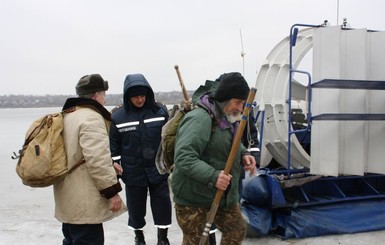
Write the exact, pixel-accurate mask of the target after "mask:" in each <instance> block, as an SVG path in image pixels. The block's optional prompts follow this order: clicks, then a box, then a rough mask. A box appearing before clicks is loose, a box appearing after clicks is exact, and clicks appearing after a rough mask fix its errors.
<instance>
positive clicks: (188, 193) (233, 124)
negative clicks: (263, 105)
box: [172, 72, 256, 244]
mask: <svg viewBox="0 0 385 245" xmlns="http://www.w3.org/2000/svg"><path fill="white" fill-rule="evenodd" d="M218 80H219V84H218V86H217V88H216V89H215V91H214V92H213V93H207V94H204V95H202V96H201V97H200V99H199V100H198V102H197V103H196V104H197V108H196V109H194V110H192V111H191V112H189V113H188V114H186V115H185V116H184V118H183V120H182V121H181V123H180V125H179V128H178V131H177V136H176V140H175V157H174V160H175V161H174V162H175V168H174V171H173V180H172V190H173V193H174V202H175V210H176V218H177V221H178V224H179V226H180V228H181V229H182V231H183V244H198V243H199V240H200V237H201V235H202V232H203V228H204V226H205V223H206V221H207V213H208V212H209V210H210V207H211V204H212V202H213V200H214V196H215V194H216V192H217V190H222V191H224V195H223V197H222V199H221V201H220V203H219V208H218V210H217V213H216V216H215V219H214V222H213V224H215V225H216V227H217V228H218V229H219V230H220V231H221V233H222V241H221V244H241V243H242V240H243V239H244V237H245V234H246V223H245V221H244V220H243V217H242V215H241V211H240V208H239V190H238V185H239V178H240V174H241V168H242V167H243V168H244V170H245V171H250V174H254V173H255V171H256V162H255V159H254V157H253V156H252V155H251V154H250V153H249V152H248V151H247V149H246V148H245V147H244V146H243V145H242V144H241V145H240V147H239V149H238V151H237V153H236V157H235V160H234V163H237V164H233V168H232V170H231V172H230V174H228V175H225V174H224V172H223V169H224V168H225V165H226V161H227V158H228V157H229V154H230V150H231V146H232V143H233V139H234V136H235V134H236V131H237V128H238V125H239V120H240V118H241V115H242V111H243V108H244V104H245V102H246V99H247V96H248V93H249V86H248V85H247V82H246V81H245V79H244V78H243V76H242V75H241V74H240V73H238V72H231V73H227V74H223V75H222V76H221V77H220V78H219V79H218ZM240 161H242V164H243V166H241V165H240V164H238V163H239V162H240Z"/></svg>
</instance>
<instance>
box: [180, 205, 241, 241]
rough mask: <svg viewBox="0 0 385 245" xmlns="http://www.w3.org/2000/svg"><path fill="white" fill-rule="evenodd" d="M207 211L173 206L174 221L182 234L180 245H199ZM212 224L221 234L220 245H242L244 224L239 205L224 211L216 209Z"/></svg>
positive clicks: (206, 209) (205, 209)
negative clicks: (175, 220)
mask: <svg viewBox="0 0 385 245" xmlns="http://www.w3.org/2000/svg"><path fill="white" fill-rule="evenodd" d="M209 211H210V209H209V208H196V207H189V206H183V205H178V204H175V213H176V219H177V221H178V225H179V227H180V228H181V229H182V232H183V243H182V245H197V244H199V240H200V238H201V236H202V233H203V229H204V227H205V224H206V222H207V214H208V212H209ZM213 223H214V224H215V225H216V226H217V228H218V230H220V231H221V233H222V240H221V244H222V245H238V244H242V240H243V239H244V238H245V236H246V222H245V220H244V219H243V217H242V214H241V210H240V208H239V205H236V206H234V207H232V208H230V209H226V210H224V209H221V208H218V211H217V213H216V215H215V218H214V222H213ZM207 244H208V243H207Z"/></svg>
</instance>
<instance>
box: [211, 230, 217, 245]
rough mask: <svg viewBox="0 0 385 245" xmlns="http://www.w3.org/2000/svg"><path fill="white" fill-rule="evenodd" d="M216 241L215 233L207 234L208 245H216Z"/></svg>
mask: <svg viewBox="0 0 385 245" xmlns="http://www.w3.org/2000/svg"><path fill="white" fill-rule="evenodd" d="M216 244H217V240H216V239H215V232H214V233H210V234H209V245H216Z"/></svg>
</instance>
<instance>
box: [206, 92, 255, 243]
mask: <svg viewBox="0 0 385 245" xmlns="http://www.w3.org/2000/svg"><path fill="white" fill-rule="evenodd" d="M256 91H257V90H256V89H255V88H251V89H250V93H249V96H248V97H247V102H246V105H245V109H244V110H243V113H242V119H241V123H240V124H239V127H238V130H237V133H236V134H235V138H234V141H233V144H232V146H231V150H230V154H229V157H228V158H227V161H226V166H225V169H224V170H223V172H224V174H229V173H230V171H231V168H232V167H233V163H234V159H235V156H236V154H237V151H238V148H239V144H240V143H241V138H242V135H243V130H244V129H245V126H246V123H247V121H248V117H249V114H250V110H251V106H252V103H253V101H254V97H255V93H256ZM222 194H223V191H222V190H217V193H216V194H215V197H214V201H213V203H212V205H211V209H210V211H209V213H208V215H207V222H206V224H205V227H204V229H203V233H202V236H201V239H200V241H199V245H205V244H206V240H207V237H208V235H209V232H210V229H211V225H212V223H213V221H214V218H215V215H216V213H217V210H218V206H219V203H220V201H221V198H222Z"/></svg>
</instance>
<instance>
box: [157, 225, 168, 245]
mask: <svg viewBox="0 0 385 245" xmlns="http://www.w3.org/2000/svg"><path fill="white" fill-rule="evenodd" d="M167 231H168V229H167V228H165V229H162V228H158V245H170V242H169V241H168V238H167Z"/></svg>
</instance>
